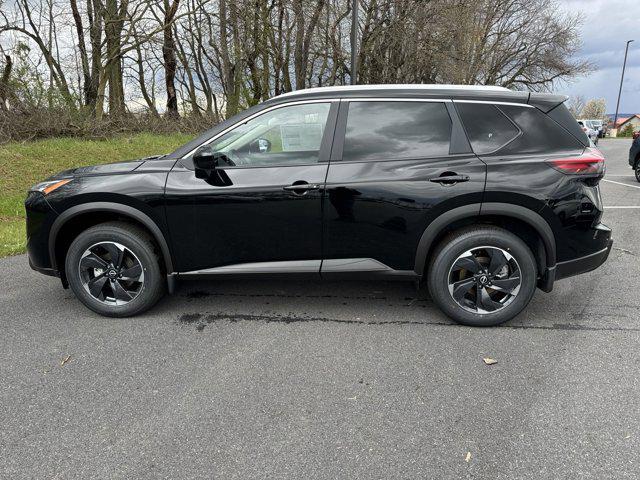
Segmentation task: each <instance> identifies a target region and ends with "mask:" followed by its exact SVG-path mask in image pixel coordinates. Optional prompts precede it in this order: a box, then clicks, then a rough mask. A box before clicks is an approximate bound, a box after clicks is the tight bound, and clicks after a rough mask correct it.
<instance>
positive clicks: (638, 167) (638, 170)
mask: <svg viewBox="0 0 640 480" xmlns="http://www.w3.org/2000/svg"><path fill="white" fill-rule="evenodd" d="M636 180H637V181H638V182H640V162H638V163H637V164H636Z"/></svg>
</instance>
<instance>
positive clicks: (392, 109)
mask: <svg viewBox="0 0 640 480" xmlns="http://www.w3.org/2000/svg"><path fill="white" fill-rule="evenodd" d="M485 178H486V166H485V164H484V163H483V162H482V161H480V160H479V159H478V158H477V157H476V156H475V155H474V154H473V153H472V152H471V147H470V146H469V142H468V140H467V139H466V136H465V134H464V131H463V130H462V127H461V124H460V121H459V119H458V117H457V115H456V113H455V110H454V109H453V105H452V103H451V102H450V101H448V102H447V101H442V100H432V101H429V100H419V99H406V100H400V99H394V100H389V99H387V100H376V99H370V100H352V101H343V102H342V104H341V106H340V113H339V117H338V121H337V127H336V142H335V144H334V148H333V152H332V156H331V165H330V167H329V172H328V175H327V183H326V194H325V200H324V203H325V205H324V218H325V230H324V232H325V251H324V256H323V257H324V263H323V265H322V275H323V276H325V274H326V275H327V276H329V274H334V273H335V274H342V273H349V270H368V271H380V272H389V271H403V272H406V273H407V274H412V272H413V271H414V267H415V265H414V263H415V259H416V251H417V248H418V243H419V241H420V237H421V236H422V234H423V232H424V231H425V229H426V228H427V226H428V225H429V223H431V221H433V220H434V219H435V218H436V217H438V216H439V215H441V214H443V213H445V212H446V211H448V210H450V209H452V208H455V207H458V206H461V205H468V204H477V205H478V210H479V205H480V203H481V202H482V195H483V190H484V184H485ZM416 271H421V269H419V268H418V269H416ZM391 273H395V272H391Z"/></svg>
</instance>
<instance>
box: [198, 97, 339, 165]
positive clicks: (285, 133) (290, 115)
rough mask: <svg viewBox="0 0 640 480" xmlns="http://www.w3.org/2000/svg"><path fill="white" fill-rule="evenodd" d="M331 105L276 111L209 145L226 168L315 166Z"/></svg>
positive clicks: (324, 104) (310, 104) (246, 123)
mask: <svg viewBox="0 0 640 480" xmlns="http://www.w3.org/2000/svg"><path fill="white" fill-rule="evenodd" d="M330 108H331V104H330V103H308V104H302V105H291V106H287V107H282V108H277V109H275V110H271V111H270V112H267V113H264V114H263V115H259V116H258V117H255V118H253V119H251V120H248V121H246V122H244V123H242V124H240V125H238V126H237V127H235V128H234V129H233V130H231V131H229V132H227V133H225V134H224V135H223V136H222V137H220V138H218V139H216V140H215V141H214V142H212V143H211V145H210V146H211V148H212V149H213V150H214V151H215V152H217V153H222V154H224V157H225V162H226V163H227V164H228V165H229V166H239V167H242V166H250V167H255V166H275V165H291V164H293V165H296V164H308V163H316V162H317V161H318V160H319V156H320V145H321V144H322V137H323V135H324V129H325V126H326V123H327V117H328V116H329V109H330Z"/></svg>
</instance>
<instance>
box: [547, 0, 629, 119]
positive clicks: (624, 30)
mask: <svg viewBox="0 0 640 480" xmlns="http://www.w3.org/2000/svg"><path fill="white" fill-rule="evenodd" d="M559 5H560V7H561V8H562V9H563V10H565V11H566V12H568V13H578V14H580V15H581V16H582V18H583V21H584V22H583V25H582V28H581V36H582V41H583V47H582V49H581V51H580V53H579V58H583V59H586V60H590V61H592V62H593V63H595V64H596V66H597V70H596V71H594V72H593V73H591V74H590V75H587V76H585V77H581V78H577V79H575V80H574V81H573V82H571V83H570V84H568V85H567V86H565V87H562V88H560V89H559V90H558V91H559V93H565V94H567V95H584V96H585V97H587V98H600V97H604V98H605V99H606V101H607V111H608V112H613V111H614V110H615V107H616V100H617V96H618V88H619V86H620V74H621V72H622V62H623V59H624V49H625V45H626V42H627V40H631V39H635V42H634V43H632V44H631V45H630V47H629V56H628V58H627V69H626V72H625V81H624V85H623V91H622V97H621V100H620V111H621V112H625V113H632V112H639V113H640V2H637V1H635V0H586V1H585V0H562V1H560V2H559Z"/></svg>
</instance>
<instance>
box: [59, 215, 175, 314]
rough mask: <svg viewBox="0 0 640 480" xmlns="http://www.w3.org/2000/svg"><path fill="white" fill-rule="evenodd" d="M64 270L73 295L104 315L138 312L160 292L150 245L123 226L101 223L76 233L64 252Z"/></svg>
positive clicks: (141, 233)
mask: <svg viewBox="0 0 640 480" xmlns="http://www.w3.org/2000/svg"><path fill="white" fill-rule="evenodd" d="M65 272H66V276H67V280H68V281H69V286H70V287H71V290H73V293H75V295H76V297H78V299H79V300H80V301H81V302H82V303H83V304H84V305H85V306H87V307H88V308H90V309H91V310H93V311H94V312H97V313H99V314H101V315H105V316H108V317H129V316H133V315H136V314H139V313H142V312H144V311H146V310H148V309H149V308H151V307H152V306H153V305H155V303H156V302H157V301H158V300H159V299H160V297H161V296H162V294H163V292H164V282H163V281H162V272H161V270H160V265H159V262H158V258H157V256H156V255H155V253H154V245H153V242H152V241H151V239H150V238H149V236H148V235H147V234H146V232H144V231H143V230H141V229H139V228H137V227H135V226H132V225H129V224H127V223H122V222H110V223H103V224H100V225H96V226H95V227H91V228H89V229H87V230H85V231H84V232H82V233H81V234H80V235H78V237H77V238H76V239H75V240H74V241H73V243H72V244H71V246H70V247H69V250H68V252H67V257H66V260H65Z"/></svg>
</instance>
